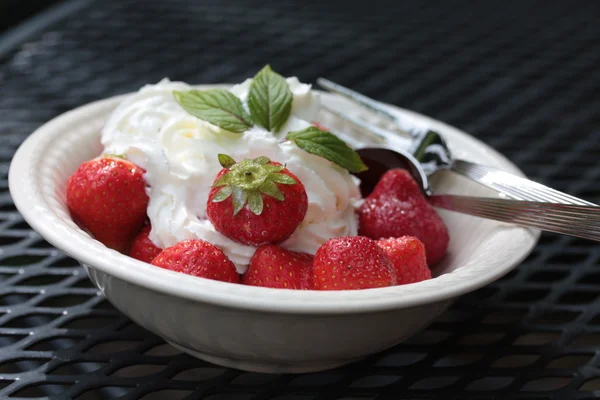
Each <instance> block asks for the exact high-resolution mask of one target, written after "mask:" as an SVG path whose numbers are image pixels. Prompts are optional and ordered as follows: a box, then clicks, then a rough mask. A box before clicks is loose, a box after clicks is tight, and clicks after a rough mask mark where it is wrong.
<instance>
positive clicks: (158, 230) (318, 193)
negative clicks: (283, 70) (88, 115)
mask: <svg viewBox="0 0 600 400" xmlns="http://www.w3.org/2000/svg"><path fill="white" fill-rule="evenodd" d="M251 81H252V80H251V79H248V80H246V81H245V82H243V83H241V84H239V85H235V86H233V87H231V88H230V91H231V92H232V93H233V94H235V95H236V96H237V97H239V98H240V99H241V100H242V102H243V103H244V105H245V107H247V105H246V99H247V96H248V90H249V87H250V83H251ZM287 82H288V84H289V87H290V89H291V91H292V93H293V97H294V98H293V102H292V111H291V114H290V117H289V119H288V121H287V123H286V124H285V125H284V127H283V128H282V129H281V131H280V133H279V134H278V135H274V134H273V133H271V132H268V131H267V130H265V129H263V128H260V127H258V126H254V127H252V128H250V129H249V130H248V131H246V132H244V133H242V134H237V133H232V132H228V131H225V130H223V129H220V128H219V127H217V126H215V125H212V124H210V123H208V122H206V121H203V120H201V119H199V118H196V117H194V116H192V115H190V114H189V113H188V112H186V111H185V110H184V109H183V108H182V107H181V106H180V105H179V104H178V103H177V102H176V101H175V98H174V97H173V93H172V92H173V90H180V91H185V90H191V89H195V87H193V86H191V85H188V84H186V83H183V82H172V81H170V80H168V79H163V80H162V81H160V82H159V83H157V84H152V85H146V86H144V87H142V88H141V89H140V90H139V91H138V92H137V93H134V94H133V95H131V96H129V97H127V98H126V99H125V100H124V101H123V102H122V103H121V104H120V105H119V106H118V107H117V108H116V109H115V110H114V111H113V113H112V114H111V116H110V117H109V119H108V121H107V123H106V125H105V126H104V128H103V130H102V145H103V146H104V154H122V155H124V156H125V157H126V158H127V159H129V160H131V161H132V162H134V163H135V164H137V165H139V166H140V167H142V168H144V169H145V170H146V174H145V179H146V181H147V183H148V185H149V188H148V196H149V198H150V202H149V205H148V217H149V219H150V222H151V224H152V230H151V232H150V239H151V240H152V242H154V244H155V245H157V246H158V247H160V248H165V247H169V246H172V245H174V244H175V243H177V242H179V241H181V240H184V239H191V238H198V239H203V240H206V241H208V242H210V243H212V244H214V245H215V246H217V247H219V248H220V249H222V250H223V252H224V253H225V254H226V255H227V256H228V257H229V258H230V259H231V261H233V263H234V264H235V265H236V268H237V270H238V272H240V273H243V272H245V270H246V269H247V266H248V263H249V261H250V258H251V257H252V255H253V254H254V251H255V250H256V249H255V248H254V247H251V246H246V245H243V244H241V243H238V242H236V241H233V240H231V239H229V238H227V237H226V236H224V235H222V234H221V233H219V232H217V231H216V230H215V228H214V227H213V225H212V223H211V222H210V221H209V220H208V219H207V217H206V202H207V200H208V194H209V192H210V189H211V185H212V183H213V181H214V179H215V177H216V175H217V173H218V172H219V171H220V170H221V169H222V167H221V165H220V164H219V161H218V159H217V155H218V154H219V153H224V154H227V155H229V156H231V157H233V158H234V159H236V160H238V161H241V160H242V159H244V158H254V157H258V156H266V157H269V158H270V159H271V160H273V161H277V162H280V163H282V164H285V165H286V166H287V168H288V169H289V170H290V171H291V172H293V173H294V174H295V175H296V176H298V178H300V180H301V181H302V183H303V184H304V187H305V189H306V193H307V196H308V210H307V213H306V216H305V218H304V220H303V222H302V223H301V224H300V226H299V227H298V229H297V230H296V231H295V232H294V234H293V235H292V236H291V237H290V238H288V239H287V240H286V241H285V242H283V243H282V244H281V246H283V247H284V248H287V249H289V250H294V251H302V252H306V253H311V254H314V253H315V252H316V251H317V249H318V248H319V247H320V246H321V244H323V243H324V242H325V241H327V240H328V239H330V238H332V237H338V236H347V235H356V234H357V225H358V222H357V218H356V215H355V212H354V210H355V207H356V206H357V205H358V204H359V202H360V191H359V181H358V179H357V178H356V177H354V176H353V175H351V174H349V173H348V172H347V171H346V170H345V169H343V168H340V167H339V166H337V165H335V164H333V163H331V162H330V161H328V160H326V159H324V158H322V157H318V156H315V155H312V154H309V153H307V152H306V151H304V150H302V149H300V148H299V147H297V146H296V145H295V144H293V143H291V142H287V141H284V140H283V137H284V136H285V134H286V133H287V132H289V131H294V130H300V129H304V128H306V127H308V126H310V124H311V121H313V120H314V119H315V118H316V115H317V113H318V111H319V107H320V99H319V95H318V93H315V92H313V91H312V90H311V86H310V85H307V84H303V83H301V82H299V81H298V79H297V78H295V77H291V78H287Z"/></svg>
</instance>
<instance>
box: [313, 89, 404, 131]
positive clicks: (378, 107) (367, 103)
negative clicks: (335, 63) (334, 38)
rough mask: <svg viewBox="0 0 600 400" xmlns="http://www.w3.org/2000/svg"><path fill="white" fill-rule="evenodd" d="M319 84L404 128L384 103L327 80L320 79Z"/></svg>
mask: <svg viewBox="0 0 600 400" xmlns="http://www.w3.org/2000/svg"><path fill="white" fill-rule="evenodd" d="M317 83H318V84H319V86H321V87H323V88H324V89H327V90H328V91H329V92H332V93H336V94H339V95H340V96H343V97H345V98H347V99H349V100H351V101H353V102H355V103H358V104H359V105H361V106H363V107H365V108H367V109H368V110H371V111H373V112H374V113H376V114H378V115H380V116H382V117H384V118H385V119H387V120H389V121H391V122H393V123H395V124H397V125H398V126H402V124H400V121H399V120H398V117H397V116H395V115H394V114H392V113H391V112H389V111H388V110H387V109H386V108H385V106H384V105H383V103H381V102H379V101H377V100H374V99H372V98H370V97H367V96H365V95H364V94H360V93H358V92H356V91H354V90H352V89H349V88H347V87H344V86H342V85H340V84H338V83H334V82H331V81H330V80H328V79H325V78H318V79H317Z"/></svg>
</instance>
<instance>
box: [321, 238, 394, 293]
mask: <svg viewBox="0 0 600 400" xmlns="http://www.w3.org/2000/svg"><path fill="white" fill-rule="evenodd" d="M313 278H314V283H315V288H316V289H317V290H348V289H368V288H377V287H384V286H393V285H395V284H396V283H397V277H396V270H395V269H394V266H393V265H392V262H391V261H390V260H389V258H388V257H387V256H386V255H385V253H384V251H383V250H382V249H381V247H379V246H378V245H377V243H376V242H375V241H374V240H371V239H369V238H366V237H364V236H346V237H338V238H333V239H329V240H328V241H327V242H325V243H324V244H323V245H322V246H321V247H320V248H319V250H317V254H315V260H314V263H313Z"/></svg>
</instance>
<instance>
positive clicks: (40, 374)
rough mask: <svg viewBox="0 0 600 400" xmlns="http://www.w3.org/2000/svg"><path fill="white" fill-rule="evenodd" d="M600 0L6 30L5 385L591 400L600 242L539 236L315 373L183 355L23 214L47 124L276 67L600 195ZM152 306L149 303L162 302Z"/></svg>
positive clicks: (1, 373) (192, 5)
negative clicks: (20, 167)
mask: <svg viewBox="0 0 600 400" xmlns="http://www.w3.org/2000/svg"><path fill="white" fill-rule="evenodd" d="M599 20H600V3H598V2H595V1H578V2H552V1H529V0H527V1H507V2H495V3H492V2H468V1H461V2H445V1H434V2H418V1H404V2H396V1H389V2H385V1H379V0H371V1H369V2H368V3H366V4H365V3H360V4H359V3H354V2H348V1H326V2H325V1H300V0H298V1H288V2H284V1H275V0H249V1H245V0H230V1H227V2H225V1H219V0H209V1H206V0H202V1H182V0H174V1H164V0H149V1H122V0H102V1H100V0H97V1H90V0H81V1H67V2H61V3H59V4H58V5H56V6H53V7H51V8H49V9H47V10H46V11H44V12H43V13H42V14H38V15H36V16H34V17H33V18H32V19H31V20H30V21H29V22H26V23H25V24H24V25H20V26H18V27H17V28H16V29H14V30H12V31H9V32H8V33H6V34H4V36H2V37H0V141H1V142H0V143H1V146H0V347H1V348H0V397H1V398H7V399H8V398H10V399H16V398H37V397H48V398H51V399H70V398H76V399H84V400H91V399H113V398H123V399H144V400H151V399H212V400H223V399H232V400H245V399H256V400H259V399H261V400H262V399H265V400H266V399H281V400H309V399H315V400H327V399H346V400H350V399H355V400H358V399H374V398H377V399H382V400H383V399H390V400H396V399H403V400H409V399H410V400H414V399H440V400H442V399H443V400H452V399H514V400H517V399H535V400H542V399H555V400H557V399H560V400H563V399H589V398H594V397H596V396H598V395H600V353H599V351H598V350H599V349H600V303H599V302H598V301H597V298H598V296H599V295H600V264H599V262H598V260H599V257H600V247H598V246H597V245H595V244H593V243H590V242H586V241H583V240H576V239H573V238H567V237H560V236H556V235H543V236H542V239H541V241H540V243H539V245H538V246H537V247H536V249H535V251H534V252H533V253H532V254H531V256H530V257H529V258H528V259H527V260H526V261H525V262H524V263H523V264H522V265H521V266H520V267H518V268H517V269H516V270H514V271H513V272H512V273H510V274H509V275H507V276H505V277H504V278H503V279H501V280H500V281H498V282H495V283H493V284H491V285H489V286H487V287H486V288H484V289H482V290H479V291H478V292H475V293H472V294H470V295H467V296H464V297H463V298H461V299H460V300H459V301H458V302H457V303H456V304H455V306H453V307H452V308H451V309H450V310H449V311H447V312H446V313H445V314H444V315H442V316H441V317H440V318H439V320H438V321H437V322H435V323H434V324H433V325H431V326H430V327H429V328H427V329H426V330H425V331H424V332H422V333H420V334H418V335H416V336H415V337H414V338H413V339H411V340H409V341H407V342H405V343H403V344H401V345H399V346H397V347H395V348H394V349H391V350H389V351H386V352H385V353H382V354H378V355H375V356H372V357H370V358H369V359H367V360H364V361H362V362H359V363H356V364H353V365H349V366H347V367H344V368H341V369H337V370H333V371H328V372H322V373H315V374H307V375H263V374H254V373H244V372H241V371H236V370H228V369H225V368H221V367H217V366H214V365H211V364H208V363H205V362H202V361H198V360H196V359H193V358H192V357H189V356H187V355H184V354H181V353H179V352H178V351H176V350H175V349H174V348H172V347H170V346H169V345H167V344H165V343H164V342H163V341H162V340H161V339H159V338H157V337H156V336H154V335H152V334H150V333H149V332H147V331H145V330H143V329H142V328H140V327H138V326H136V325H135V324H133V323H132V322H131V321H129V320H128V319H127V318H126V317H124V316H123V315H121V314H120V313H119V312H118V311H116V310H115V309H114V308H112V306H110V305H109V304H108V303H107V302H106V301H105V300H104V299H103V298H102V297H101V296H99V295H98V293H97V291H96V289H95V288H93V287H92V286H91V284H90V283H89V281H88V279H87V277H86V275H85V273H84V271H83V270H82V269H81V268H80V267H79V266H78V264H77V263H76V262H75V261H74V260H72V259H69V258H68V257H66V256H65V255H64V254H62V253H61V252H60V251H57V250H56V249H54V248H53V247H52V246H50V245H49V244H48V243H46V242H45V241H44V240H43V239H41V238H40V236H38V235H37V234H35V233H34V232H33V231H32V230H31V229H30V227H29V226H28V225H27V224H26V223H25V222H24V221H23V219H22V217H21V216H20V215H19V213H18V212H17V210H16V209H15V207H14V205H13V203H12V200H11V197H10V195H9V193H8V182H7V172H8V167H9V162H10V159H11V157H12V155H13V153H14V151H15V150H16V148H17V146H18V145H19V144H20V143H21V142H22V141H23V140H24V139H25V138H26V137H27V135H28V134H30V133H31V132H32V131H33V130H34V129H35V128H36V127H38V126H40V125H41V124H42V123H44V122H45V121H47V120H48V119H50V118H52V117H54V116H56V115H58V114H60V113H62V112H65V111H67V110H69V109H71V108H73V107H76V106H80V105H82V104H85V103H87V102H89V101H93V100H97V99H101V98H104V97H107V96H111V95H115V94H119V93H124V92H129V91H134V90H137V89H138V88H139V87H140V86H142V85H144V84H145V83H149V82H157V81H158V80H160V79H161V78H163V77H166V76H168V77H170V78H171V79H174V80H175V79H180V80H185V81H188V82H191V83H217V82H238V81H241V80H243V79H244V78H246V77H247V76H249V74H251V73H253V72H254V71H257V70H258V69H259V68H260V67H262V66H263V65H264V64H266V63H271V64H272V65H273V66H274V67H275V68H276V69H277V70H278V71H280V72H281V73H282V74H283V75H286V76H289V75H297V76H298V77H299V78H300V79H301V80H302V81H307V82H314V81H315V79H316V78H317V77H318V76H326V77H329V78H330V79H333V80H335V81H338V82H340V83H342V84H344V85H348V86H352V87H354V88H356V89H357V90H359V91H361V92H363V93H365V94H367V95H370V96H372V97H376V98H378V99H381V100H383V101H387V102H391V103H394V104H397V105H400V106H403V107H406V108H409V109H413V110H416V111H418V112H421V113H424V114H427V115H430V116H432V117H434V118H437V119H440V120H442V121H445V122H447V123H450V124H452V125H454V126H457V127H459V128H461V129H463V130H465V131H467V132H469V133H471V134H473V135H474V136H476V137H478V138H480V139H482V140H484V141H485V142H487V143H489V144H491V145H492V146H494V147H495V148H497V149H498V150H500V151H502V152H503V153H505V154H506V155H507V156H508V157H509V158H510V159H511V160H513V161H514V162H515V163H516V164H518V165H519V166H520V167H521V168H522V169H523V170H524V171H525V172H526V173H527V174H528V175H529V176H531V177H533V178H534V179H537V180H539V181H541V182H543V183H546V184H549V185H551V186H553V187H556V188H557V189H559V190H564V191H567V192H569V193H572V194H574V195H577V196H581V197H583V198H585V199H587V200H590V201H594V202H598V201H600V198H599V195H600V166H599V164H598V154H600V24H599V23H598V21H599ZM149 306H151V305H149Z"/></svg>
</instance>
